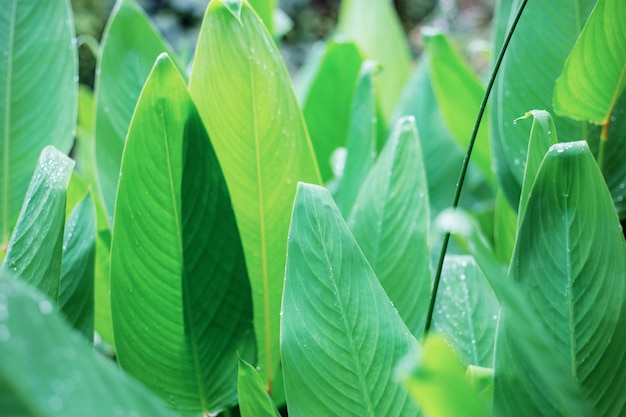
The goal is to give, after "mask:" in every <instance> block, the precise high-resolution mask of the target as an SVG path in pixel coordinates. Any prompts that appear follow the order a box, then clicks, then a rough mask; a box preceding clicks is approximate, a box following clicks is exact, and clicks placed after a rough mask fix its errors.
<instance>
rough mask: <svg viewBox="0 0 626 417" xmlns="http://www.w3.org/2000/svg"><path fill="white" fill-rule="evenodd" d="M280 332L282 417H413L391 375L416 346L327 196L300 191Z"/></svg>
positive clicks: (325, 192)
mask: <svg viewBox="0 0 626 417" xmlns="http://www.w3.org/2000/svg"><path fill="white" fill-rule="evenodd" d="M287 252H288V257H287V268H286V272H285V292H284V297H283V316H282V324H281V353H282V358H283V367H284V376H285V392H286V394H287V404H288V407H289V415H292V416H295V417H298V416H312V415H341V416H363V415H368V416H373V415H381V416H383V415H384V416H416V415H417V409H416V408H415V406H414V405H413V403H412V402H411V400H410V399H409V397H408V395H407V393H406V392H405V391H404V389H403V388H402V387H401V386H400V385H399V384H398V383H397V382H396V381H395V379H394V375H393V368H394V366H395V364H396V363H397V362H398V360H399V359H400V358H401V357H403V356H404V355H405V354H406V353H407V352H408V351H409V349H410V348H411V347H412V346H413V345H414V344H415V343H416V341H415V339H414V338H413V337H412V336H411V334H410V332H409V330H408V328H407V327H406V325H405V324H404V323H403V322H402V320H401V319H400V317H399V316H398V313H397V311H396V310H395V308H394V307H393V305H392V304H391V302H390V300H389V298H388V297H387V295H386V294H385V291H384V290H383V288H382V286H381V285H380V283H379V282H378V279H377V278H376V276H375V274H374V272H373V271H372V269H371V267H370V266H369V264H368V262H367V260H366V259H365V257H364V256H363V254H362V253H361V250H360V249H359V247H358V245H357V243H356V241H355V240H354V238H353V237H352V235H351V233H350V231H349V230H348V227H347V225H346V224H345V222H344V221H343V219H342V217H341V214H340V213H339V210H338V209H337V207H336V206H335V204H334V203H333V201H332V198H331V197H330V193H329V192H328V190H326V189H324V188H321V187H318V186H314V185H309V184H301V185H300V186H299V188H298V192H297V194H296V200H295V203H294V209H293V215H292V220H291V227H290V231H289V245H288V249H287Z"/></svg>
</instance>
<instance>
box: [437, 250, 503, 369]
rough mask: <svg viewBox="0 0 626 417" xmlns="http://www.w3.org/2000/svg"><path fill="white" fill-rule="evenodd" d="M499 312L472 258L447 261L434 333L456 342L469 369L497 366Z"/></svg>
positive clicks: (460, 257)
mask: <svg viewBox="0 0 626 417" xmlns="http://www.w3.org/2000/svg"><path fill="white" fill-rule="evenodd" d="M499 309H500V306H499V304H498V301H497V300H496V297H495V295H494V293H493V290H492V289H491V287H489V284H488V282H487V280H486V279H485V276H484V275H483V272H482V271H481V270H480V268H479V267H478V265H477V264H476V261H475V260H474V259H473V258H472V257H471V256H458V255H456V256H455V255H450V256H448V257H446V260H445V263H444V267H443V271H442V274H441V281H440V286H439V293H438V294H437V302H436V304H435V314H434V316H433V330H434V331H437V332H439V333H443V334H445V335H446V336H447V337H448V338H449V339H450V340H452V341H453V342H454V346H456V348H457V349H458V351H459V354H460V355H461V358H460V359H461V360H462V362H463V364H464V365H465V367H467V366H468V365H470V364H471V365H479V366H483V367H491V366H493V348H494V343H495V332H496V320H497V319H498V311H499Z"/></svg>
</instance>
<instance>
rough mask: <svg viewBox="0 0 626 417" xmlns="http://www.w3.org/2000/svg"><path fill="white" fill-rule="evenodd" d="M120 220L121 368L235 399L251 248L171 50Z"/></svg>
mask: <svg viewBox="0 0 626 417" xmlns="http://www.w3.org/2000/svg"><path fill="white" fill-rule="evenodd" d="M113 231H114V232H113V239H112V243H111V307H112V312H113V329H114V331H115V346H116V351H117V356H118V361H119V363H120V365H121V366H122V368H123V369H125V370H127V371H128V372H130V373H131V374H133V375H134V376H135V377H137V378H138V379H139V380H141V381H142V382H143V383H144V384H146V386H148V387H149V388H150V389H152V390H153V391H154V392H156V393H157V394H159V395H160V396H161V397H162V398H165V399H166V400H167V401H168V403H169V404H170V406H172V407H173V408H175V409H177V410H180V411H181V412H184V413H200V412H215V411H219V410H221V409H223V408H224V407H225V406H228V405H233V404H234V403H236V388H237V385H236V384H237V355H236V349H237V346H238V344H239V343H240V342H241V341H242V339H243V338H244V337H245V336H246V333H247V332H249V330H250V329H251V326H252V317H251V313H252V312H251V310H252V308H251V295H250V288H249V284H248V277H247V273H246V269H245V264H244V262H243V249H242V247H241V242H240V239H239V235H238V232H237V226H236V223H235V217H234V214H233V212H232V206H231V202H230V199H229V196H228V189H227V187H226V183H225V181H224V178H223V175H222V173H221V171H220V168H219V163H218V161H217V157H216V156H215V153H214V151H213V149H212V147H211V143H210V141H209V138H208V136H207V134H206V131H205V129H204V126H203V125H202V121H201V119H200V116H199V115H198V113H197V111H196V109H195V107H194V105H193V102H192V101H191V97H190V96H189V93H188V92H187V89H186V86H185V82H184V80H183V79H182V77H181V76H180V74H179V73H178V72H177V70H176V67H175V66H174V64H173V63H172V61H171V60H170V59H169V57H168V56H167V55H166V54H163V55H161V56H160V57H159V59H158V60H157V62H156V63H155V65H154V68H153V70H152V72H151V73H150V76H149V77H148V81H147V82H146V86H145V87H144V89H143V91H142V93H141V96H140V98H139V102H138V105H137V109H136V111H135V114H134V115H133V120H132V123H131V126H130V130H129V134H128V139H127V141H126V146H125V148H124V158H123V161H122V171H121V176H120V182H119V187H118V193H117V200H116V207H115V219H114V227H113ZM216 242H219V244H216Z"/></svg>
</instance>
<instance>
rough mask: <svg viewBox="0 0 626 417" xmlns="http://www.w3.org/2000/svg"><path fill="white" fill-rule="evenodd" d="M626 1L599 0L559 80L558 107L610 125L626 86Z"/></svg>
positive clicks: (559, 111) (577, 116)
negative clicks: (616, 104)
mask: <svg viewBox="0 0 626 417" xmlns="http://www.w3.org/2000/svg"><path fill="white" fill-rule="evenodd" d="M625 44H626V2H624V1H623V0H598V2H597V4H596V6H595V7H594V9H593V11H592V12H591V15H590V16H589V19H588V20H587V23H586V24H585V26H584V28H583V30H582V32H581V33H580V37H579V38H578V40H577V41H576V44H575V45H574V48H573V49H572V51H571V52H570V54H569V56H568V57H567V60H566V61H565V66H564V68H563V72H562V73H561V75H560V76H559V78H558V79H557V80H556V84H555V89H554V110H555V111H556V112H557V114H559V115H563V116H568V117H571V118H572V119H576V120H582V121H590V122H593V123H597V124H603V125H606V124H608V123H609V122H610V116H611V113H612V111H613V108H614V106H615V103H616V102H617V99H618V98H619V96H620V95H621V94H622V92H623V91H624V87H625V86H626V48H625V47H624V45H625Z"/></svg>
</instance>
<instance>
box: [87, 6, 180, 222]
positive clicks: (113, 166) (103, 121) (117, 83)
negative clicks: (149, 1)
mask: <svg viewBox="0 0 626 417" xmlns="http://www.w3.org/2000/svg"><path fill="white" fill-rule="evenodd" d="M162 52H168V53H170V56H174V55H173V54H172V53H171V49H170V48H169V47H168V46H167V45H166V43H165V41H164V39H163V38H162V37H161V35H160V34H159V33H158V32H157V30H156V29H155V27H154V26H153V25H152V23H151V22H150V19H149V18H148V16H147V15H146V14H145V13H144V11H143V10H141V8H140V7H139V6H137V4H136V3H135V0H117V3H116V4H115V7H114V9H113V12H112V14H111V18H110V20H109V22H108V24H107V26H106V28H105V30H104V35H103V36H102V51H101V53H100V57H99V60H98V63H97V68H96V90H95V91H96V121H95V125H96V133H95V135H96V144H95V153H96V162H97V170H98V178H99V181H100V192H101V194H102V201H103V202H104V206H105V208H106V211H107V214H108V216H109V221H110V222H111V219H112V218H113V208H114V205H115V190H116V189H117V182H118V177H119V172H120V164H121V161H122V150H123V149H124V141H125V140H126V134H127V133H128V126H129V125H130V119H131V117H132V115H133V110H134V109H135V104H136V102H137V98H138V97H139V93H140V92H141V89H142V87H143V85H144V83H145V82H146V79H147V78H148V74H149V73H150V70H151V69H152V65H153V64H154V61H155V60H156V58H157V56H159V54H160V53H162ZM120 68H123V70H120ZM179 68H182V66H180V65H179ZM183 73H184V72H183Z"/></svg>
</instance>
